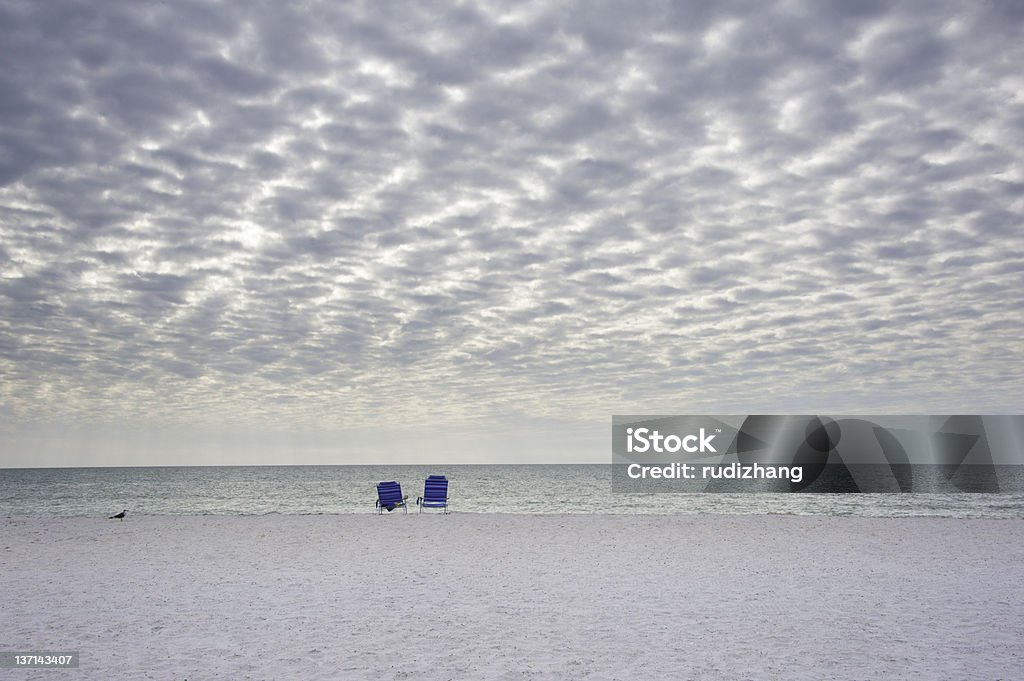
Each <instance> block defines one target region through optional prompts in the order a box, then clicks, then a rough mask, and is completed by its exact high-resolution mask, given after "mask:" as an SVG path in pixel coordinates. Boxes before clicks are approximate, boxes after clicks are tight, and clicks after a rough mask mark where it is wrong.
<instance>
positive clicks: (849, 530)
mask: <svg viewBox="0 0 1024 681" xmlns="http://www.w3.org/2000/svg"><path fill="white" fill-rule="evenodd" d="M1022 564H1024V521H1020V520H959V519H942V518H935V519H928V518H837V517H790V516H581V515H575V516H525V515H521V516H517V515H499V514H495V515H487V514H451V515H448V516H443V515H440V514H432V515H429V516H428V515H421V516H418V515H414V514H410V515H408V516H404V515H398V514H390V515H385V516H381V517H378V516H375V515H344V516H277V515H271V516H249V517H237V516H235V517H210V516H208V517H168V516H151V517H145V516H142V517H140V516H132V515H129V517H128V519H127V520H126V521H124V522H119V521H116V520H106V519H84V518H77V519H75V518H63V519H61V518H7V519H3V520H0V650H24V651H29V650H51V651H78V652H79V653H80V655H81V662H80V664H81V666H80V668H79V669H77V670H46V671H36V670H25V669H0V678H2V679H7V678H11V679H37V678H45V679H63V678H68V679H77V680H84V679H165V680H170V679H176V680H181V679H189V680H190V681H199V680H200V679H416V680H417V681H427V680H431V679H559V680H564V679H639V678H643V679H747V678H749V679H882V678H885V679H1020V678H1021V677H1022V674H1024V579H1022V575H1021V565H1022Z"/></svg>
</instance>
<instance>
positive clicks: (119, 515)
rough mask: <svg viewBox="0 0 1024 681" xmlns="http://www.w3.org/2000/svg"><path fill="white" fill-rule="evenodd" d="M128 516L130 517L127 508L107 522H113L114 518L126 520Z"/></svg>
mask: <svg viewBox="0 0 1024 681" xmlns="http://www.w3.org/2000/svg"><path fill="white" fill-rule="evenodd" d="M126 515H128V509H127V508H126V509H124V510H123V511H121V512H120V513H115V514H114V515H112V516H110V517H109V518H108V519H107V520H113V519H114V518H117V519H118V520H124V517H125V516H126Z"/></svg>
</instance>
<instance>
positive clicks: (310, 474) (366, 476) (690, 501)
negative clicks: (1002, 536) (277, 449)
mask: <svg viewBox="0 0 1024 681" xmlns="http://www.w3.org/2000/svg"><path fill="white" fill-rule="evenodd" d="M432 474H441V475H446V476H447V477H448V479H449V481H450V483H449V498H450V505H451V511H452V512H454V513H516V514H538V513H539V514H554V513H611V514H702V513H715V514H743V515H765V514H790V515H831V516H846V515H849V516H875V517H878V516H882V517H896V516H943V517H954V518H1024V494H1021V493H1017V492H1014V493H1001V494H989V493H984V494H978V493H941V494H919V493H906V494H802V493H795V494H785V493H783V494H768V493H762V494H743V493H723V494H711V493H701V494H671V493H662V494H628V493H620V492H613V491H612V467H611V465H601V464H595V465H447V466H445V465H440V466H224V467H220V466H217V467H213V466H210V467H154V468H143V467H138V468H23V469H0V516H3V517H7V516H25V515H29V516H58V517H60V516H68V517H74V516H78V517H86V516H107V515H111V514H113V513H116V512H118V511H120V510H121V509H123V508H127V509H128V512H129V516H131V515H261V514H270V513H280V514H293V515H301V514H341V513H368V514H370V513H376V509H375V508H374V501H375V500H376V483H377V482H378V481H381V480H395V481H398V482H399V483H400V484H401V485H402V491H403V493H404V494H407V495H408V496H409V500H410V502H412V503H411V505H410V512H416V510H417V509H416V506H415V503H414V502H415V500H416V497H417V496H420V495H422V494H423V481H424V479H425V478H426V477H427V476H428V475H432ZM398 512H399V513H401V511H398ZM427 512H437V511H427ZM392 515H393V514H392Z"/></svg>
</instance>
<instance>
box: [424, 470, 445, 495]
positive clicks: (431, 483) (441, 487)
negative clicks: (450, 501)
mask: <svg viewBox="0 0 1024 681" xmlns="http://www.w3.org/2000/svg"><path fill="white" fill-rule="evenodd" d="M447 498H448V478H446V477H444V476H443V475H431V476H430V477H428V478H427V481H426V483H424V485H423V500H424V501H444V500H445V499H447Z"/></svg>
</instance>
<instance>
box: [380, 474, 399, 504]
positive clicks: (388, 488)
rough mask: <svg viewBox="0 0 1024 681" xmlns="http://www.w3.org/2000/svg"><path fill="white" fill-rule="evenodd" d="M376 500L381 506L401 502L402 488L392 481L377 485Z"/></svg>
mask: <svg viewBox="0 0 1024 681" xmlns="http://www.w3.org/2000/svg"><path fill="white" fill-rule="evenodd" d="M377 498H378V499H380V503H381V506H383V505H385V504H393V503H397V502H399V501H401V500H402V486H401V485H399V484H398V483H397V482H395V481H394V480H391V481H389V482H378V483H377Z"/></svg>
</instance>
